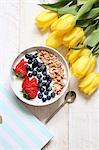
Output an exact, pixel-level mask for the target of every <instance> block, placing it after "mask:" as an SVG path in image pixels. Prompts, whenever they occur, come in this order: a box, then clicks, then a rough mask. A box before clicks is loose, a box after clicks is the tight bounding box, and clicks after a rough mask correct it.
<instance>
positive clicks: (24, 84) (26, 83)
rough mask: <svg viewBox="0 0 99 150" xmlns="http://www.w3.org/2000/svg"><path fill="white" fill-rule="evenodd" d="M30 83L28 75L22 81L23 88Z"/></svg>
mask: <svg viewBox="0 0 99 150" xmlns="http://www.w3.org/2000/svg"><path fill="white" fill-rule="evenodd" d="M28 83H29V77H28V76H26V77H25V79H24V80H23V83H22V89H25V87H26V86H27V85H28Z"/></svg>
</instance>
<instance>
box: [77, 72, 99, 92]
mask: <svg viewBox="0 0 99 150" xmlns="http://www.w3.org/2000/svg"><path fill="white" fill-rule="evenodd" d="M79 88H80V90H81V91H82V92H83V93H85V94H87V95H91V94H92V93H93V92H94V91H95V90H96V89H97V88H99V73H95V72H92V73H90V74H88V75H87V76H86V77H85V78H84V79H82V80H81V82H80V84H79Z"/></svg>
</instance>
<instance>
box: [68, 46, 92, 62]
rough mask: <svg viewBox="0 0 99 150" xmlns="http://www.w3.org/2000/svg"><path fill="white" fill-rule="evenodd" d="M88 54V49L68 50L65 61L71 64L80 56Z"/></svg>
mask: <svg viewBox="0 0 99 150" xmlns="http://www.w3.org/2000/svg"><path fill="white" fill-rule="evenodd" d="M89 54H90V50H89V49H88V48H82V49H79V50H74V49H70V50H69V51H68V52H67V54H66V59H67V60H68V62H69V63H70V64H72V63H74V62H75V61H76V60H77V59H78V58H80V57H81V56H88V55H89Z"/></svg>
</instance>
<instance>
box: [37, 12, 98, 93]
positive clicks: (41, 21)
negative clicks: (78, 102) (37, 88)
mask: <svg viewBox="0 0 99 150" xmlns="http://www.w3.org/2000/svg"><path fill="white" fill-rule="evenodd" d="M36 25H37V26H38V28H39V29H40V30H41V31H45V30H47V29H48V28H50V29H51V33H50V34H49V35H48V37H47V39H46V45H47V46H49V47H53V48H58V47H60V46H61V45H62V44H63V45H64V46H65V47H66V48H68V49H69V51H68V53H67V54H66V59H67V60H68V62H69V63H70V66H71V68H70V70H71V73H72V74H73V75H74V76H75V77H77V78H78V79H79V88H80V90H81V91H82V92H83V93H85V94H87V95H91V94H92V93H93V92H94V91H95V90H96V89H97V88H98V87H99V73H95V72H93V71H94V69H95V66H96V58H95V56H94V55H93V54H92V53H90V50H89V49H88V48H83V49H79V50H73V48H75V47H76V46H77V45H79V44H81V43H83V41H84V39H85V36H84V31H83V29H82V28H81V27H77V26H76V21H75V16H74V15H72V14H65V15H63V16H62V17H60V18H59V17H58V14H57V13H56V12H53V11H50V10H45V11H43V12H41V13H40V14H39V15H38V16H37V17H36Z"/></svg>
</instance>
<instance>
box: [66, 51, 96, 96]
mask: <svg viewBox="0 0 99 150" xmlns="http://www.w3.org/2000/svg"><path fill="white" fill-rule="evenodd" d="M66 59H67V60H68V62H69V63H70V66H71V68H70V70H71V73H72V74H73V75H74V76H75V77H77V78H78V79H79V89H80V90H81V91H82V92H83V93H85V94H87V95H91V94H92V93H93V92H94V91H95V90H96V89H97V88H99V73H95V72H94V69H95V67H96V58H95V56H94V55H93V54H92V53H91V52H90V50H89V49H88V48H83V49H80V50H73V49H71V50H70V51H68V52H67V54H66Z"/></svg>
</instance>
